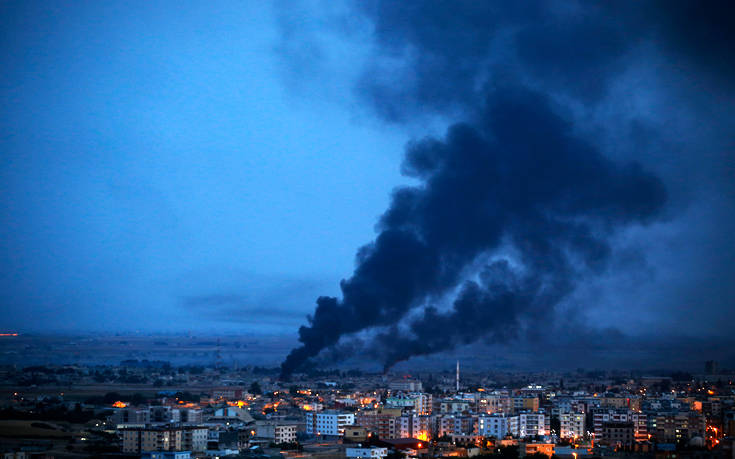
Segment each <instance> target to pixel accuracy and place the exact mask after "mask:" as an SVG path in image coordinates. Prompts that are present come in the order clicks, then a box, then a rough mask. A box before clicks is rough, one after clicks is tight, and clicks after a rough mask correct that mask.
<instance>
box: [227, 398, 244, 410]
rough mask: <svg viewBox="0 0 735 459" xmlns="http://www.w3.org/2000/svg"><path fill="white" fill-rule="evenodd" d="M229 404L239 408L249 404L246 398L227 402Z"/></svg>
mask: <svg viewBox="0 0 735 459" xmlns="http://www.w3.org/2000/svg"><path fill="white" fill-rule="evenodd" d="M227 404H228V405H229V406H236V407H238V408H242V407H243V406H248V402H246V401H245V400H236V401H234V402H227Z"/></svg>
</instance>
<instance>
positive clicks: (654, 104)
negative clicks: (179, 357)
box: [0, 1, 735, 338]
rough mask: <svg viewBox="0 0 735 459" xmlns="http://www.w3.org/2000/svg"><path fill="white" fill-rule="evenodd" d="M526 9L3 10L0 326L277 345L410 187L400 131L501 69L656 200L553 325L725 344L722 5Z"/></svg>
mask: <svg viewBox="0 0 735 459" xmlns="http://www.w3.org/2000/svg"><path fill="white" fill-rule="evenodd" d="M539 5H541V6H538V7H534V8H529V9H528V10H524V11H520V10H519V11H516V10H515V8H514V7H511V6H497V5H496V6H494V7H493V6H488V5H484V6H483V5H473V2H458V3H457V4H456V5H454V6H448V5H447V4H441V5H440V4H433V3H431V2H424V3H412V2H406V3H405V4H404V3H403V2H400V5H397V4H393V5H391V4H390V2H388V3H383V2H379V1H375V2H367V3H364V4H359V3H358V4H352V3H348V2H345V3H334V2H293V3H292V2H285V3H281V2H274V3H267V2H215V3H214V4H213V3H212V2H199V3H188V4H186V6H185V7H182V5H181V4H176V3H174V2H133V3H132V4H129V3H126V4H123V3H116V2H77V3H73V4H68V3H65V2H4V3H3V4H2V6H0V68H1V69H2V79H1V80H0V110H2V112H1V113H0V117H1V119H2V123H1V124H0V152H1V153H0V224H1V227H0V232H1V233H0V266H1V268H2V269H1V270H0V313H2V317H3V319H2V328H4V329H8V330H19V331H41V330H65V331H84V330H95V331H102V330H109V331H131V330H143V331H157V330H166V331H184V330H191V329H195V330H221V331H227V332H233V331H235V332H245V333H259V332H267V333H270V332H276V333H283V334H284V335H286V336H295V333H296V328H297V327H298V326H299V325H300V324H302V323H304V322H305V316H306V314H308V313H310V312H312V310H313V308H314V304H315V300H316V298H317V297H318V296H319V295H334V296H338V297H339V296H340V295H341V292H340V286H339V281H340V280H341V279H343V278H349V277H350V276H351V275H352V274H351V273H352V270H353V268H354V264H355V253H356V250H357V249H358V248H359V247H360V246H362V245H363V244H365V243H367V242H369V241H370V240H371V239H373V238H374V237H375V234H376V233H375V225H376V222H377V221H378V218H379V216H380V215H381V214H382V213H383V212H384V211H385V209H386V208H388V206H389V203H390V199H391V191H392V190H393V189H394V188H395V187H396V186H400V185H405V184H411V183H416V179H415V178H407V177H405V176H402V175H401V162H402V157H403V154H404V145H405V144H406V142H408V141H410V140H412V139H417V138H422V137H424V136H427V135H430V136H435V137H439V138H441V137H443V136H444V131H445V129H446V128H447V127H448V126H450V125H452V124H453V123H455V122H471V123H474V122H475V120H478V119H482V117H483V115H481V114H480V112H481V111H482V110H484V108H483V103H478V101H483V100H485V98H486V97H488V94H490V93H491V92H492V88H498V87H504V86H505V85H507V84H508V83H509V82H512V83H513V85H522V86H524V87H526V88H529V89H530V90H532V91H535V92H538V93H540V94H543V95H544V97H546V98H548V99H550V100H551V101H552V102H553V104H554V106H555V107H556V108H555V110H557V112H559V113H561V115H560V116H562V117H563V118H564V119H565V120H567V121H568V122H569V123H570V126H571V129H572V133H573V135H574V136H577V137H578V138H580V139H583V141H584V142H588V143H589V144H590V145H592V146H593V147H594V148H595V149H596V150H597V151H599V152H600V154H602V155H604V156H605V157H607V158H610V159H611V160H612V161H619V162H627V161H631V160H633V161H636V162H638V163H639V164H640V165H641V166H642V167H643V168H644V169H645V170H646V171H647V172H650V173H651V174H653V175H655V176H656V177H658V178H659V179H660V180H661V182H662V184H663V186H664V187H665V189H666V193H667V199H666V203H665V205H663V206H662V208H661V209H660V210H657V212H656V218H655V219H653V220H651V221H646V222H645V224H641V222H637V221H633V222H632V223H631V224H630V225H627V224H626V225H621V226H620V228H618V229H617V230H616V231H615V232H614V233H611V234H610V235H606V236H605V243H606V244H607V245H609V246H610V247H611V248H612V252H611V253H612V255H611V257H610V261H609V266H608V267H607V268H606V269H605V270H602V271H600V272H598V273H597V274H596V275H594V276H588V277H585V279H584V282H580V283H578V285H577V286H576V287H575V288H574V291H573V293H572V294H571V295H570V296H569V297H568V298H567V299H566V300H565V301H564V302H563V304H562V305H561V306H560V307H561V308H562V309H561V310H560V314H561V313H563V314H564V315H565V317H574V323H575V324H586V325H584V327H588V328H589V327H591V329H593V330H594V329H608V330H609V329H615V330H622V332H624V333H625V334H630V335H635V336H639V335H644V334H650V333H651V332H652V331H653V332H654V335H656V336H690V335H695V336H698V337H699V338H701V337H709V336H711V337H727V336H728V335H729V333H730V332H731V330H730V328H731V327H730V324H731V323H732V320H733V319H734V318H735V312H734V309H735V307H734V303H733V301H735V287H733V285H735V282H734V281H735V279H734V278H733V277H734V273H735V270H734V269H733V266H734V264H735V244H734V243H733V241H732V237H731V235H732V234H733V233H732V232H733V231H734V230H735V222H734V219H733V214H734V213H735V204H734V202H735V199H733V197H734V196H735V193H734V187H735V185H734V184H735V177H734V176H733V171H734V170H735V166H734V164H733V163H734V159H733V157H734V156H735V154H734V153H733V144H734V139H733V136H732V132H735V129H733V127H735V126H733V125H734V124H735V120H734V117H733V107H734V106H735V105H734V104H733V100H734V99H733V87H732V81H733V78H732V77H733V76H735V71H733V66H732V65H731V63H728V62H727V61H728V60H729V59H728V56H729V58H730V59H731V54H729V53H730V52H731V51H732V50H733V46H732V39H731V36H730V35H731V28H730V25H731V24H730V22H728V21H732V14H731V12H730V11H728V10H726V9H725V10H720V9H721V8H722V5H724V4H722V3H720V2H712V4H710V5H707V6H706V7H702V8H696V7H693V6H692V5H694V3H692V2H683V1H682V2H673V3H672V4H671V6H670V7H666V6H662V5H660V4H658V3H657V2H655V1H651V2H648V3H645V6H644V7H641V8H629V7H627V6H626V5H625V4H620V5H618V6H616V7H610V8H611V10H610V11H606V10H601V9H598V8H596V7H589V6H587V5H584V4H583V3H579V4H578V3H575V2H569V3H566V4H564V5H562V4H556V3H553V2H549V3H539ZM693 8H694V9H693ZM723 16H724V17H725V19H720V18H721V17H723ZM728 18H729V19H728ZM684 30H689V33H687V34H684V33H683V31H684ZM713 31H714V32H713ZM728 31H729V32H728ZM496 129H497V128H496ZM461 195H462V190H459V193H458V196H461ZM449 205H451V204H449ZM580 326H582V325H580Z"/></svg>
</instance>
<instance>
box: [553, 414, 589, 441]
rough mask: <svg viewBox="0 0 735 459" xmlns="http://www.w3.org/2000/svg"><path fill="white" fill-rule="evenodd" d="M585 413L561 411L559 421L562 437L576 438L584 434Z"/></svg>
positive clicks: (560, 435)
mask: <svg viewBox="0 0 735 459" xmlns="http://www.w3.org/2000/svg"><path fill="white" fill-rule="evenodd" d="M584 418H585V415H584V413H559V423H560V424H561V431H560V432H559V437H561V438H575V437H583V436H584V432H585V430H584V427H585V425H584Z"/></svg>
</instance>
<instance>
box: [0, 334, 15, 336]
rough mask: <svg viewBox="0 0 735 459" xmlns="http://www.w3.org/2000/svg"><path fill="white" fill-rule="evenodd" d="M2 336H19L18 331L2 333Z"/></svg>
mask: <svg viewBox="0 0 735 459" xmlns="http://www.w3.org/2000/svg"><path fill="white" fill-rule="evenodd" d="M0 336H18V334H17V333H0Z"/></svg>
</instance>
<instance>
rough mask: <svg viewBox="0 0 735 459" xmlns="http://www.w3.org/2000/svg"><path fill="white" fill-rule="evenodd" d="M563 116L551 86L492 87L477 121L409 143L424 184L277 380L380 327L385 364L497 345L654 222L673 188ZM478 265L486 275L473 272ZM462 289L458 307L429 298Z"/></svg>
mask: <svg viewBox="0 0 735 459" xmlns="http://www.w3.org/2000/svg"><path fill="white" fill-rule="evenodd" d="M557 112H558V108H557V107H555V106H554V105H553V104H552V102H551V101H550V100H549V99H548V98H547V97H546V96H545V95H543V94H540V93H537V92H534V91H531V90H528V89H524V88H518V87H516V88H501V89H496V90H494V91H492V93H491V95H490V96H489V97H488V99H487V103H486V104H485V109H484V110H483V113H482V115H481V116H479V117H478V119H477V121H475V122H473V123H460V124H455V125H453V126H451V127H450V128H449V129H448V132H447V134H446V136H445V138H444V139H441V140H440V139H433V138H427V139H424V140H422V141H418V142H415V143H412V144H410V145H409V147H408V148H407V151H406V156H405V159H404V163H403V172H404V173H405V174H406V175H407V176H409V177H412V178H414V179H416V180H418V182H419V183H418V184H417V185H416V186H411V187H404V188H399V189H398V190H396V191H395V192H394V194H393V198H392V202H391V205H390V207H389V209H388V210H387V211H386V212H385V213H384V214H383V216H382V217H381V219H380V222H379V224H378V231H379V234H378V236H377V237H376V239H375V241H374V242H372V243H371V244H368V245H366V246H364V247H362V248H361V249H360V250H359V251H358V254H357V266H356V268H355V272H354V273H353V275H352V277H350V278H349V279H347V280H344V281H342V283H341V290H342V298H341V299H338V298H333V297H321V298H319V299H318V300H317V308H316V311H315V313H314V315H313V316H311V317H309V326H303V327H301V328H300V330H299V339H300V341H301V343H302V345H301V346H300V347H298V348H296V349H294V350H293V351H292V352H291V353H290V354H289V355H288V357H287V358H286V360H285V361H284V362H283V364H282V374H283V376H284V377H287V376H289V375H290V374H291V373H293V372H294V371H297V370H298V369H299V368H301V367H303V366H304V365H305V364H306V363H307V362H308V359H310V358H312V357H315V356H317V355H318V354H319V353H320V352H321V351H322V350H324V349H326V348H329V347H333V346H335V345H337V344H338V342H339V341H340V339H341V338H343V337H348V336H349V335H350V334H353V333H355V332H360V331H363V330H369V329H375V328H378V327H385V328H387V332H382V333H379V334H378V336H377V337H376V339H375V340H374V342H373V344H371V345H370V346H371V348H372V351H373V352H377V354H378V355H379V356H380V358H382V359H383V361H384V363H385V364H386V365H391V364H392V363H394V362H397V361H400V360H403V359H406V358H409V357H411V356H413V355H418V354H427V353H432V352H436V351H438V350H444V349H447V348H449V347H451V346H453V345H456V344H459V343H469V342H473V341H475V340H477V339H479V338H480V337H483V336H487V335H492V337H493V338H494V339H498V340H502V339H505V338H507V337H508V336H512V335H514V334H515V333H516V332H517V330H518V328H519V324H520V322H521V321H522V320H523V318H524V317H527V316H529V315H530V314H542V313H543V314H550V313H551V311H552V310H553V308H554V306H555V305H556V304H558V303H559V301H561V300H562V299H563V298H565V297H566V296H567V295H568V294H569V293H570V292H571V291H572V290H573V289H574V285H575V284H576V282H577V278H578V276H580V275H582V273H584V272H586V271H588V270H589V271H593V272H594V271H599V270H602V269H604V265H605V261H606V260H607V259H608V257H609V255H610V251H611V248H610V245H609V243H608V240H609V237H610V236H611V235H612V234H613V233H614V232H615V231H616V230H618V229H620V228H621V227H623V226H626V225H630V224H645V223H647V222H649V221H651V220H652V219H653V218H655V217H656V215H657V213H658V212H659V210H660V209H661V207H662V206H663V204H664V202H665V199H666V193H665V190H664V187H663V185H662V183H661V182H660V181H659V180H658V179H657V178H656V177H655V176H653V175H651V174H650V173H648V172H646V171H644V170H643V169H642V168H641V167H640V166H639V165H637V164H633V163H632V164H617V163H614V162H612V161H610V160H609V159H607V158H606V157H604V156H603V155H602V154H601V153H600V152H599V151H597V150H596V149H595V148H594V147H593V146H591V145H590V144H588V143H586V142H585V141H583V140H581V139H579V138H577V137H575V135H574V133H573V132H572V125H571V124H570V123H569V122H568V121H566V120H565V119H564V118H563V117H562V116H561V115H560V114H559V113H557ZM478 263H484V264H486V267H485V268H484V269H482V270H481V273H480V275H479V279H477V280H468V278H469V277H471V276H472V274H473V271H474V270H476V269H477V265H478ZM458 286H461V288H460V291H459V294H458V296H457V298H456V300H455V301H454V305H453V307H452V308H451V310H449V311H447V312H441V311H440V310H439V309H437V308H436V307H434V306H433V303H434V302H436V301H438V300H439V299H441V298H442V297H443V296H445V295H447V294H450V293H451V292H452V291H454V290H455V289H456V288H457V287H458ZM415 312H418V313H419V317H418V318H417V317H413V318H408V319H407V317H408V316H409V315H415V314H414V313H415ZM404 319H407V320H408V322H409V324H408V330H402V329H401V327H400V326H399V324H401V322H402V321H403V320H404Z"/></svg>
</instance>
